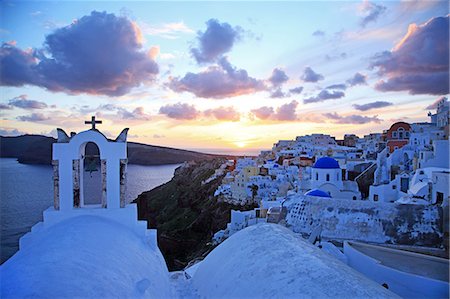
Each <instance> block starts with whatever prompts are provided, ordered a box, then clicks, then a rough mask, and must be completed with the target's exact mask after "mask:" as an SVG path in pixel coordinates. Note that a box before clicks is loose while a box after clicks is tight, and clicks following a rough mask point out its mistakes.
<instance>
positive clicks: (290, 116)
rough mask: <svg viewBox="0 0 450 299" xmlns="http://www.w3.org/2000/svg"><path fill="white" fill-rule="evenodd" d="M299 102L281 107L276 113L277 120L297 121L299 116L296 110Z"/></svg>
mask: <svg viewBox="0 0 450 299" xmlns="http://www.w3.org/2000/svg"><path fill="white" fill-rule="evenodd" d="M297 106H298V102H297V101H292V102H290V103H288V104H284V105H281V106H280V107H278V108H277V112H276V113H275V119H277V120H282V121H287V120H296V119H297V114H296V113H295V109H297Z"/></svg>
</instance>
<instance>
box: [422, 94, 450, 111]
mask: <svg viewBox="0 0 450 299" xmlns="http://www.w3.org/2000/svg"><path fill="white" fill-rule="evenodd" d="M447 100H448V98H447V97H444V96H442V97H439V98H438V99H437V100H436V101H434V102H433V104H431V105H428V106H427V107H426V108H425V110H436V109H437V107H438V104H439V103H440V102H441V101H444V102H447Z"/></svg>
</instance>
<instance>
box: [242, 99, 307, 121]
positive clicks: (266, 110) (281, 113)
mask: <svg viewBox="0 0 450 299" xmlns="http://www.w3.org/2000/svg"><path fill="white" fill-rule="evenodd" d="M297 106H298V102H297V101H292V102H290V103H287V104H284V105H281V106H280V107H278V108H277V109H276V110H275V109H274V108H272V107H268V106H263V107H260V108H258V109H253V110H251V112H252V113H253V115H254V116H256V117H257V118H259V119H262V120H275V121H294V120H297V119H298V117H297V113H296V112H295V110H296V109H297Z"/></svg>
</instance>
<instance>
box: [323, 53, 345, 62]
mask: <svg viewBox="0 0 450 299" xmlns="http://www.w3.org/2000/svg"><path fill="white" fill-rule="evenodd" d="M346 58H347V53H345V52H342V53H340V54H338V55H329V54H327V55H325V60H327V61H333V60H338V59H346Z"/></svg>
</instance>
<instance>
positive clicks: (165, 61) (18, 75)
mask: <svg viewBox="0 0 450 299" xmlns="http://www.w3.org/2000/svg"><path fill="white" fill-rule="evenodd" d="M448 12H449V9H448V2H447V1H384V2H372V1H360V2H347V1H345V2H344V1H315V2H313V1H293V2H276V3H275V2H253V1H252V2H150V1H142V2H121V1H105V2H84V1H77V2H52V1H45V2H44V1H43V2H26V1H24V2H22V1H21V2H13V1H2V2H0V22H1V23H0V37H1V41H2V48H1V50H0V67H1V69H0V71H1V85H2V86H1V87H0V88H1V93H0V94H1V96H0V116H1V119H2V120H1V126H0V127H1V129H0V135H3V136H5V135H7V136H13V135H18V134H23V133H33V134H45V135H53V136H54V132H55V128H57V127H61V128H63V129H64V130H65V131H66V132H70V131H77V132H78V131H82V130H86V129H88V128H89V127H88V126H86V125H84V120H89V119H90V116H91V115H96V116H97V118H99V119H101V120H102V121H103V124H102V125H99V126H98V128H99V129H100V130H101V131H102V132H104V133H105V134H106V135H107V136H108V137H115V136H116V135H118V133H119V132H120V131H121V129H122V128H124V127H130V133H129V134H130V135H129V140H130V141H136V142H143V143H148V144H154V145H162V146H170V147H177V148H185V149H202V150H205V151H210V152H219V151H220V152H224V151H234V150H239V149H241V150H244V151H247V152H248V153H250V152H252V151H253V150H255V149H267V148H270V147H271V145H272V143H274V142H276V141H277V140H279V139H293V138H295V136H298V135H305V134H311V133H326V134H331V135H333V136H336V137H337V138H342V136H343V134H345V133H355V134H357V135H359V136H363V135H364V134H367V133H369V132H381V131H382V130H383V129H388V128H389V127H390V125H391V124H392V123H393V122H395V121H398V120H403V121H406V122H410V123H411V122H417V121H426V120H427V119H428V118H427V113H428V110H427V109H429V108H432V107H429V106H430V105H432V104H433V103H434V102H435V101H436V100H437V99H438V98H440V97H441V96H447V95H448V92H449V91H448V90H449V83H448V81H449V32H448V30H449V29H448V28H449V22H448V19H449V17H448Z"/></svg>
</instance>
